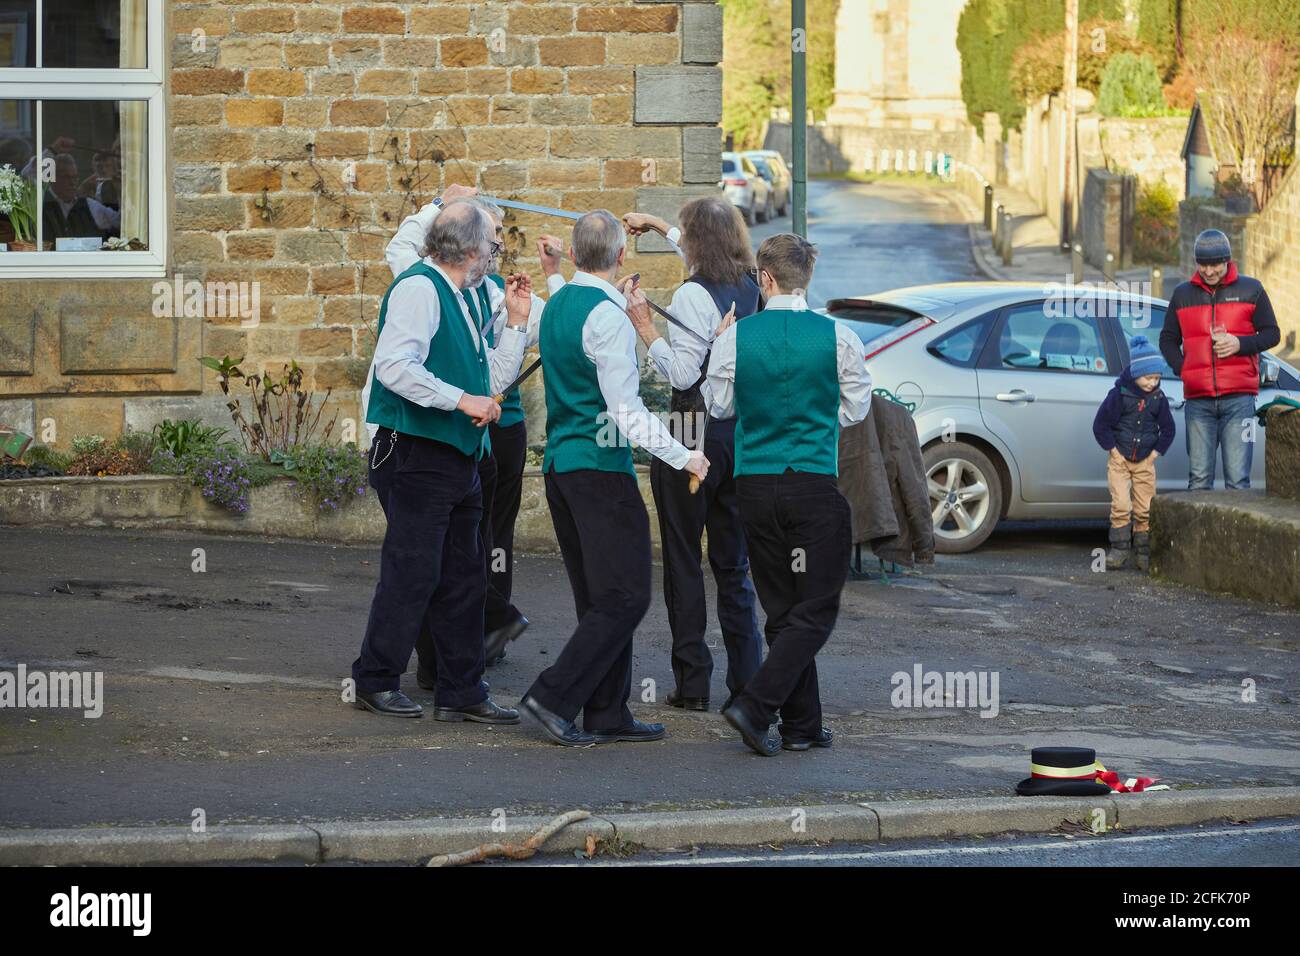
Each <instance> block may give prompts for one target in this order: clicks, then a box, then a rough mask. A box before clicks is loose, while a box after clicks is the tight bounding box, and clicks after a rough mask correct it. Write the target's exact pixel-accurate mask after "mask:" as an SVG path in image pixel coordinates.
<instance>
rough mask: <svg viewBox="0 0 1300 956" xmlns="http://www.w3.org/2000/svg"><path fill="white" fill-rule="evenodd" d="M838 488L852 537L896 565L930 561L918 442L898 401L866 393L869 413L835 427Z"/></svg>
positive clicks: (927, 498)
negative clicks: (847, 510)
mask: <svg viewBox="0 0 1300 956" xmlns="http://www.w3.org/2000/svg"><path fill="white" fill-rule="evenodd" d="M839 487H840V491H841V493H842V494H843V495H844V497H845V498H847V499H848V501H849V505H850V506H851V508H852V510H853V540H854V542H855V543H866V544H869V545H870V546H871V550H872V552H873V553H875V555H876V556H877V557H879V558H882V559H884V560H886V561H894V562H897V563H899V564H905V565H909V566H910V565H911V564H913V563H914V562H919V563H922V564H929V563H930V562H932V561H933V560H934V524H933V521H932V519H931V514H930V495H929V491H928V490H927V486H926V480H925V464H924V463H923V461H922V459H921V444H920V442H919V441H918V439H917V436H916V426H915V425H914V424H913V423H912V416H911V414H910V413H909V412H908V411H907V409H906V408H904V407H903V406H902V405H899V404H898V403H896V402H891V401H890V400H889V399H887V398H881V397H880V396H879V395H873V396H872V397H871V413H870V414H869V415H867V417H866V418H865V419H863V420H862V421H861V422H859V423H858V424H856V425H853V426H851V427H849V428H843V429H841V430H840V477H839Z"/></svg>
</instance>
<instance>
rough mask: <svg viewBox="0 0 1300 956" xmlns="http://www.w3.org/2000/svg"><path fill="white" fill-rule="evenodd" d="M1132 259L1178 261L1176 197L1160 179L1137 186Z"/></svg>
mask: <svg viewBox="0 0 1300 956" xmlns="http://www.w3.org/2000/svg"><path fill="white" fill-rule="evenodd" d="M1133 258H1134V259H1135V260H1136V261H1138V262H1144V263H1150V264H1152V265H1165V264H1167V263H1171V262H1177V261H1178V197H1177V196H1175V195H1174V191H1173V189H1171V188H1170V186H1169V184H1168V183H1166V182H1165V181H1164V180H1163V179H1159V180H1156V181H1155V182H1152V183H1145V182H1144V183H1141V184H1140V185H1139V186H1138V195H1137V203H1136V206H1135V208H1134V215H1133Z"/></svg>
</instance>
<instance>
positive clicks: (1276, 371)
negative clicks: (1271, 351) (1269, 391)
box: [1259, 355, 1282, 388]
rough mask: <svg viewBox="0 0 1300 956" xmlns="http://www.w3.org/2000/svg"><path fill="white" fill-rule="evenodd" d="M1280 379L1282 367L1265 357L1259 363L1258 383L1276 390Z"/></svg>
mask: <svg viewBox="0 0 1300 956" xmlns="http://www.w3.org/2000/svg"><path fill="white" fill-rule="evenodd" d="M1281 377H1282V366H1281V365H1279V364H1278V363H1277V362H1275V361H1274V360H1273V359H1271V358H1269V357H1268V356H1267V355H1265V356H1264V360H1263V361H1262V362H1260V363H1259V383H1260V384H1261V385H1268V386H1272V387H1274V388H1276V387H1277V383H1278V381H1279V380H1280V379H1281Z"/></svg>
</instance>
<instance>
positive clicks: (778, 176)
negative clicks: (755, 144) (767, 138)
mask: <svg viewBox="0 0 1300 956" xmlns="http://www.w3.org/2000/svg"><path fill="white" fill-rule="evenodd" d="M742 155H744V156H746V157H748V158H749V159H750V160H751V161H753V163H754V166H755V167H756V168H757V169H758V173H759V175H760V176H762V177H763V178H764V179H766V180H767V183H768V185H769V186H771V187H772V208H773V210H774V211H775V212H776V215H778V216H784V215H785V214H786V213H787V212H789V210H790V169H789V167H788V166H786V164H785V160H784V159H782V158H781V154H780V153H778V152H777V151H776V150H774V149H751V150H748V151H746V152H745V153H743V154H742ZM768 218H769V219H770V218H771V216H769V217H768Z"/></svg>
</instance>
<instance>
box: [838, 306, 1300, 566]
mask: <svg viewBox="0 0 1300 956" xmlns="http://www.w3.org/2000/svg"><path fill="white" fill-rule="evenodd" d="M1167 304H1168V303H1167V302H1165V301H1164V300H1162V299H1153V298H1149V297H1145V296H1138V295H1127V294H1120V293H1117V292H1113V291H1112V292H1100V293H1096V294H1093V295H1074V296H1072V295H1070V293H1069V291H1068V290H1062V289H1059V287H1057V288H1054V287H1051V286H1048V287H1046V288H1045V287H1044V286H1043V285H1041V284H1032V283H1012V282H954V283H945V284H939V285H927V286H914V287H911V288H906V289H896V290H893V291H890V292H882V293H877V294H874V295H871V296H863V297H861V298H853V299H834V300H831V301H830V302H828V303H827V307H826V312H827V313H828V314H829V315H831V316H833V317H834V318H836V319H839V320H841V321H844V322H846V323H848V324H849V325H850V327H852V328H853V330H854V331H855V332H856V333H857V334H858V336H859V337H860V338H861V339H862V340H863V342H864V343H865V344H866V351H867V367H868V369H869V370H870V372H871V378H872V382H873V385H874V387H876V388H884V389H888V390H889V391H890V392H891V393H892V394H893V395H894V396H896V397H897V398H899V399H900V400H902V401H904V402H908V403H913V404H914V405H915V409H914V411H913V417H914V418H915V420H916V430H917V432H918V434H919V436H920V439H921V448H922V453H923V456H924V459H925V468H926V474H927V478H928V481H929V486H930V501H931V503H932V505H933V506H934V511H933V515H934V529H935V546H936V550H938V551H939V552H941V553H946V554H955V553H960V552H964V551H971V550H973V549H975V548H977V547H979V546H980V544H982V543H983V542H984V540H985V539H986V538H987V537H988V536H989V535H990V534H992V532H993V528H994V527H995V526H996V525H997V523H998V521H999V520H1000V519H1002V518H1009V519H1039V518H1103V517H1105V516H1106V515H1107V514H1108V513H1109V510H1110V494H1109V491H1108V489H1107V484H1106V455H1105V454H1104V453H1103V452H1102V451H1101V449H1100V448H1098V447H1097V443H1096V441H1095V440H1094V439H1093V436H1092V421H1093V417H1094V416H1095V415H1096V413H1097V406H1099V405H1100V404H1101V402H1102V399H1104V398H1105V397H1106V393H1107V392H1108V391H1109V390H1110V389H1111V387H1112V386H1113V385H1114V382H1115V378H1116V377H1117V376H1118V375H1119V373H1120V372H1121V371H1122V370H1123V369H1124V367H1125V366H1126V365H1127V364H1128V340H1129V338H1131V337H1132V336H1134V335H1146V336H1147V337H1148V338H1149V339H1150V340H1151V341H1152V343H1156V342H1158V339H1159V336H1160V328H1161V326H1162V325H1163V324H1164V318H1165V308H1166V306H1167ZM1160 387H1161V388H1162V389H1163V390H1164V393H1165V395H1166V396H1168V398H1169V401H1170V404H1171V406H1172V407H1173V415H1174V422H1175V424H1176V425H1177V426H1178V436H1177V437H1176V438H1175V439H1174V444H1173V447H1171V448H1170V449H1169V453H1168V455H1166V456H1164V457H1162V458H1160V460H1159V462H1158V464H1157V482H1156V486H1157V490H1158V491H1161V492H1170V491H1178V490H1183V489H1186V487H1187V474H1188V462H1187V445H1186V430H1185V425H1184V422H1183V414H1182V408H1183V404H1184V402H1183V385H1182V382H1181V381H1179V380H1178V378H1177V377H1175V376H1174V374H1173V370H1172V369H1170V368H1168V367H1166V368H1165V370H1164V374H1163V378H1162V380H1161V383H1160ZM1278 395H1289V396H1291V397H1293V398H1296V399H1300V372H1298V371H1297V370H1296V369H1295V368H1292V367H1291V366H1290V365H1287V364H1286V363H1284V362H1282V361H1280V360H1279V359H1277V358H1275V357H1274V356H1271V355H1268V354H1267V353H1265V355H1264V356H1262V358H1261V362H1260V394H1259V399H1258V402H1257V405H1263V404H1266V403H1267V402H1269V401H1271V400H1272V399H1273V398H1276V397H1277V396H1278ZM1257 441H1258V444H1257V446H1256V448H1255V451H1254V460H1253V464H1252V469H1251V484H1252V485H1253V486H1255V487H1263V484H1264V430H1263V429H1261V430H1260V431H1259V432H1258V439H1257ZM1219 478H1220V484H1222V472H1220V474H1219Z"/></svg>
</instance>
